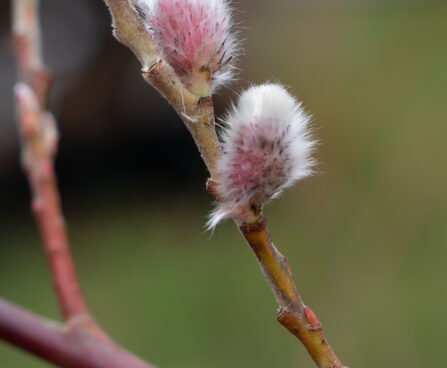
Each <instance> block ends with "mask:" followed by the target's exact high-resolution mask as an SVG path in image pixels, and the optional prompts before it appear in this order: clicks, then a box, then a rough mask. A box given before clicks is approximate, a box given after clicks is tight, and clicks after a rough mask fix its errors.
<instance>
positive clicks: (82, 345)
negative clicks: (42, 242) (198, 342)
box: [0, 299, 155, 368]
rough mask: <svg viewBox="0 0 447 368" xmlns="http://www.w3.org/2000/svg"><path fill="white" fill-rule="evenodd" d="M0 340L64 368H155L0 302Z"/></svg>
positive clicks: (81, 333)
mask: <svg viewBox="0 0 447 368" xmlns="http://www.w3.org/2000/svg"><path fill="white" fill-rule="evenodd" d="M0 338H2V339H4V340H6V341H9V342H10V343H12V344H14V345H16V346H18V347H20V348H22V349H24V350H27V351H29V352H31V353H33V354H35V355H37V356H40V357H41V358H43V359H45V360H47V361H49V362H51V363H54V364H56V365H58V366H60V367H65V368H155V367H153V366H151V365H149V364H147V363H145V362H143V361H142V360H140V359H139V358H136V357H135V356H134V355H132V354H130V353H129V352H127V351H126V350H124V349H122V348H121V347H119V346H117V345H115V344H113V343H112V342H111V341H109V340H107V339H105V340H98V338H97V336H96V335H95V334H94V333H93V334H92V333H91V331H89V330H86V329H77V330H70V329H69V328H67V327H66V326H63V325H59V324H56V323H54V322H52V321H48V320H45V319H43V318H41V317H38V316H36V315H34V314H32V313H30V312H28V311H26V310H23V309H21V308H19V307H17V306H15V305H13V304H11V303H8V302H5V301H3V300H1V299H0Z"/></svg>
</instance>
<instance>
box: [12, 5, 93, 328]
mask: <svg viewBox="0 0 447 368" xmlns="http://www.w3.org/2000/svg"><path fill="white" fill-rule="evenodd" d="M12 5H13V22H12V23H13V44H14V50H15V54H16V60H17V65H18V72H19V80H20V82H21V84H18V85H17V87H16V91H15V92H16V103H17V113H18V114H17V115H18V124H19V129H20V131H21V137H22V139H21V140H22V165H23V168H24V170H25V173H26V174H27V176H28V180H29V182H30V186H31V188H32V196H33V199H32V206H31V208H32V211H33V212H34V215H35V217H36V220H37V223H38V225H39V228H40V232H41V235H42V240H43V244H44V249H45V252H46V255H47V258H48V261H49V263H50V267H51V274H52V277H53V283H54V286H55V290H56V294H57V296H58V299H59V303H60V306H61V309H62V313H63V315H64V317H65V319H66V320H70V319H73V318H78V317H79V316H82V315H88V311H87V307H86V304H85V301H84V298H83V296H82V293H81V290H80V288H79V283H78V281H77V277H76V274H75V270H74V265H73V260H72V257H71V254H70V249H69V243H68V238H67V233H66V229H65V222H64V218H63V215H62V211H61V206H60V200H59V195H58V188H57V180H56V176H55V174H54V168H53V161H54V155H55V152H56V149H57V131H56V129H57V128H56V124H55V121H54V118H53V117H52V115H51V114H50V113H49V112H48V111H47V110H46V109H47V100H48V94H49V90H50V76H49V72H48V70H47V68H46V67H45V66H44V64H43V62H42V53H41V46H40V38H41V35H40V26H39V20H38V19H39V18H38V14H37V11H38V7H37V5H38V2H37V1H36V0H17V1H13V2H12Z"/></svg>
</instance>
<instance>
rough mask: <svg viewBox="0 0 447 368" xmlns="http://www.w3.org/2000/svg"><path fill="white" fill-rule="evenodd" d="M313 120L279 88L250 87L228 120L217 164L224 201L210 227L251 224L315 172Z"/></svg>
mask: <svg viewBox="0 0 447 368" xmlns="http://www.w3.org/2000/svg"><path fill="white" fill-rule="evenodd" d="M309 120H310V118H309V116H308V115H307V114H306V113H305V112H304V111H303V109H302V107H301V103H299V102H297V101H296V100H295V99H294V98H293V97H292V96H291V95H290V94H289V93H288V92H287V90H286V89H285V88H284V87H282V86H280V85H277V84H264V85H261V86H255V87H251V88H250V89H248V90H247V91H245V92H244V93H242V95H241V96H240V99H239V102H238V105H237V106H235V107H233V111H232V112H231V113H230V114H229V115H228V117H227V118H226V121H225V122H226V124H225V125H226V127H227V128H226V130H225V131H224V134H223V152H224V153H223V155H222V156H221V157H220V159H219V161H218V163H217V171H218V183H217V187H216V190H217V193H218V197H219V203H218V204H217V207H216V209H215V211H214V212H213V213H212V214H211V216H210V219H209V221H208V227H209V228H214V227H215V226H216V225H217V224H218V223H219V222H220V221H221V220H223V219H225V218H228V217H233V218H235V219H236V221H238V222H246V215H247V213H248V212H249V211H250V210H253V209H255V210H259V211H260V210H261V209H262V207H263V206H264V204H265V203H266V202H267V201H268V200H270V199H271V198H273V197H275V196H277V195H279V194H280V192H281V191H282V190H283V189H285V188H287V187H290V186H292V185H293V184H294V183H295V182H296V181H297V180H300V179H302V178H304V177H306V176H308V175H310V174H311V173H312V167H313V165H314V160H313V159H312V158H311V154H312V150H313V147H314V145H315V142H314V141H313V140H312V139H311V137H310V133H309V127H308V126H309Z"/></svg>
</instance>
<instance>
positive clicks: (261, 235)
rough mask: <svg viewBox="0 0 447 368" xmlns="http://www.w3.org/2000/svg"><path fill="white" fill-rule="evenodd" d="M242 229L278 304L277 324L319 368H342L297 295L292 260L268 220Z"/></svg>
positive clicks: (314, 320) (312, 313)
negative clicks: (272, 233)
mask: <svg viewBox="0 0 447 368" xmlns="http://www.w3.org/2000/svg"><path fill="white" fill-rule="evenodd" d="M239 229H240V231H241V233H242V235H243V236H244V238H245V239H246V241H247V243H248V245H249V246H250V248H251V249H252V251H253V253H254V254H255V256H256V258H257V259H258V261H259V264H260V266H261V269H262V272H263V273H264V275H265V277H266V279H267V281H268V282H269V284H270V287H271V289H272V291H273V293H274V294H275V298H276V300H277V301H278V304H279V306H280V309H279V311H278V321H279V322H280V323H281V324H282V325H283V326H284V327H286V328H287V329H288V330H289V331H290V332H291V333H292V334H293V335H295V336H296V337H297V338H298V339H299V340H300V341H301V342H302V343H303V345H304V346H305V347H306V349H307V350H308V352H309V354H310V356H311V357H312V359H313V360H314V361H315V363H317V365H318V366H319V367H320V368H343V365H342V364H341V363H340V361H339V360H338V358H337V356H336V355H335V353H334V352H333V350H332V349H331V347H330V346H329V344H328V342H327V340H326V338H325V337H324V333H323V330H322V328H321V324H320V322H319V321H318V319H317V317H316V315H315V313H314V312H313V311H312V310H311V309H310V308H309V307H306V306H305V305H304V303H303V301H302V300H301V298H300V296H299V295H298V292H297V290H296V287H295V282H294V280H293V274H292V270H291V268H290V265H289V261H288V259H287V258H286V257H284V256H283V255H282V254H281V253H280V252H279V251H278V249H276V247H275V245H274V244H273V243H272V240H271V238H270V234H269V233H268V230H267V225H266V221H265V219H264V218H262V219H261V220H260V221H259V222H258V223H255V224H243V225H241V226H240V227H239Z"/></svg>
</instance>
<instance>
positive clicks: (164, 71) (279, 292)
mask: <svg viewBox="0 0 447 368" xmlns="http://www.w3.org/2000/svg"><path fill="white" fill-rule="evenodd" d="M104 1H105V3H106V4H107V5H108V7H109V10H110V13H111V16H112V20H113V26H114V35H115V37H116V38H117V40H118V41H120V42H121V43H123V44H124V45H125V46H127V47H129V48H130V49H131V50H132V51H133V52H134V53H135V55H136V56H137V58H138V59H139V60H140V62H141V64H142V67H143V77H144V78H145V80H146V81H147V82H148V83H150V84H151V85H152V86H153V87H155V89H156V90H158V91H159V92H160V93H161V94H162V95H163V96H164V97H165V98H166V99H167V101H168V102H169V103H170V104H171V105H172V106H173V107H174V109H175V110H176V111H177V113H178V114H179V116H180V117H181V118H182V120H183V122H184V123H185V125H186V127H187V128H188V130H189V131H190V132H191V134H192V136H193V138H194V140H195V142H196V144H197V147H198V149H199V151H200V152H201V155H202V158H203V160H204V162H205V164H206V166H207V167H208V170H209V172H210V180H209V181H208V183H207V190H208V192H209V193H210V194H211V195H213V196H214V197H216V199H217V200H218V198H217V196H216V192H215V189H214V188H215V183H216V182H217V181H218V175H217V174H216V162H217V159H218V158H219V157H220V155H221V150H220V146H219V142H218V138H217V135H216V132H215V126H214V125H215V124H214V111H213V103H212V99H211V97H207V98H205V99H203V98H202V99H200V98H197V97H195V96H194V95H192V94H191V93H189V92H188V91H187V89H186V88H185V87H184V85H183V84H182V82H181V81H180V80H179V78H178V77H177V76H176V74H175V73H174V71H173V70H172V68H171V67H170V66H169V65H168V64H167V63H166V62H164V61H163V60H162V58H161V56H160V54H159V53H158V51H157V50H155V47H154V44H153V41H152V39H151V37H150V34H149V32H147V33H146V34H145V35H144V37H143V38H142V39H141V40H138V38H139V35H141V33H140V31H141V30H142V29H144V25H143V24H142V20H141V18H140V17H139V15H138V13H137V12H136V10H135V9H134V7H133V5H132V2H131V0H104ZM129 23H132V24H134V25H133V26H132V27H130V26H129ZM135 30H136V31H135ZM142 40H144V42H140V41H142ZM145 54H152V58H153V59H152V60H153V61H154V60H157V61H156V62H154V63H153V64H152V65H150V66H149V67H148V65H147V64H145V63H144V62H142V56H141V55H145ZM147 59H150V58H149V57H147ZM250 218H251V219H252V220H253V222H252V223H249V224H248V223H247V224H240V231H241V232H242V234H243V236H244V238H245V239H246V241H247V243H248V244H249V245H250V247H251V249H252V250H253V252H254V254H255V255H256V257H257V259H258V261H259V264H260V266H261V269H262V271H263V273H264V275H265V277H266V279H267V281H268V282H269V284H270V287H271V289H272V291H273V293H274V295H275V298H276V300H277V302H278V304H279V306H280V310H279V313H278V321H279V322H280V323H281V324H283V325H284V327H286V328H287V329H288V330H289V331H290V332H291V333H292V334H294V335H295V336H296V337H297V338H298V339H300V341H301V342H302V343H303V345H304V346H305V347H306V349H307V350H308V351H309V353H310V355H311V357H312V358H313V359H314V361H315V362H316V363H317V365H318V366H319V367H320V368H343V365H342V364H341V363H340V361H339V360H338V358H337V357H336V356H335V354H334V352H333V351H332V349H331V347H330V346H329V344H328V343H327V341H326V338H325V337H324V334H323V331H322V329H321V324H320V323H319V321H318V319H317V318H316V316H315V314H314V313H313V312H312V310H311V309H310V308H309V307H306V306H304V304H303V302H302V300H301V298H300V296H299V294H298V292H297V290H296V287H295V282H294V280H293V275H292V271H291V269H290V266H289V263H288V261H287V259H286V258H285V257H284V256H283V255H282V254H281V253H280V252H279V251H278V250H277V249H276V248H275V246H274V245H273V243H272V241H271V239H270V236H269V234H268V231H267V227H266V224H265V220H264V218H263V216H262V214H261V213H255V212H254V213H253V214H252V216H250Z"/></svg>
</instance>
